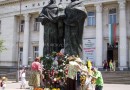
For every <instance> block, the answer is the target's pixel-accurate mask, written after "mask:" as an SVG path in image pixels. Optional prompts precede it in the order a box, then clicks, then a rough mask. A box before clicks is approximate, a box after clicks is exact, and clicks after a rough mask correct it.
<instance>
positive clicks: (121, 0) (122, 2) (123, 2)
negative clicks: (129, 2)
mask: <svg viewBox="0 0 130 90" xmlns="http://www.w3.org/2000/svg"><path fill="white" fill-rule="evenodd" d="M118 3H119V8H120V10H125V7H126V0H119V1H118Z"/></svg>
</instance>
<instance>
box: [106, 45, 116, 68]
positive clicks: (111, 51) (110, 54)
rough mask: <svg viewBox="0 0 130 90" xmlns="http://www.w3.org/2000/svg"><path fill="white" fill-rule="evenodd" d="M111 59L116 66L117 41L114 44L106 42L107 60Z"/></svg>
mask: <svg viewBox="0 0 130 90" xmlns="http://www.w3.org/2000/svg"><path fill="white" fill-rule="evenodd" d="M111 59H112V61H114V62H115V65H116V67H118V43H116V44H115V45H109V43H108V44H107V61H108V63H109V61H110V60H111Z"/></svg>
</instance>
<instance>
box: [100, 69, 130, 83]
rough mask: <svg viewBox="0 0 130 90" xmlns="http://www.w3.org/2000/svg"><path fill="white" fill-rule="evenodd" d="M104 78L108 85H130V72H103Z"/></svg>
mask: <svg viewBox="0 0 130 90" xmlns="http://www.w3.org/2000/svg"><path fill="white" fill-rule="evenodd" d="M102 76H103V78H104V82H105V83H107V84H130V71H115V72H109V71H107V72H105V71H102Z"/></svg>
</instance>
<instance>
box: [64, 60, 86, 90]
mask: <svg viewBox="0 0 130 90" xmlns="http://www.w3.org/2000/svg"><path fill="white" fill-rule="evenodd" d="M81 65H82V60H81V59H80V58H72V60H70V61H69V64H68V76H67V86H66V90H76V75H77V72H78V71H83V72H86V70H84V69H83V68H81Z"/></svg>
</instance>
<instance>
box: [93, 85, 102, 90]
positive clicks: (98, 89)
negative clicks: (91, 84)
mask: <svg viewBox="0 0 130 90" xmlns="http://www.w3.org/2000/svg"><path fill="white" fill-rule="evenodd" d="M102 88H103V86H99V85H96V87H95V90H102Z"/></svg>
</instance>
